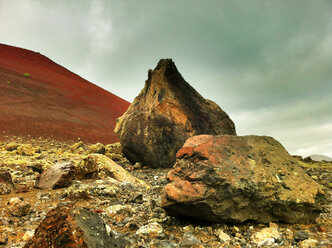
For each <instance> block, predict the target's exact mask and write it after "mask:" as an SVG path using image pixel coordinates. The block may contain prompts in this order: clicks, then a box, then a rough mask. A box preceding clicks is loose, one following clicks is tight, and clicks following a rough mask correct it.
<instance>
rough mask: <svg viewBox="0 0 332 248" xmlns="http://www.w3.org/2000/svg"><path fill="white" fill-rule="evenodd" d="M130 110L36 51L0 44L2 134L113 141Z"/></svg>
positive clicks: (0, 118)
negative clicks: (122, 120)
mask: <svg viewBox="0 0 332 248" xmlns="http://www.w3.org/2000/svg"><path fill="white" fill-rule="evenodd" d="M128 106H129V102H127V101H125V100H123V99H121V98H119V97H117V96H116V95H114V94H112V93H110V92H108V91H106V90H104V89H102V88H100V87H98V86H96V85H94V84H92V83H90V82H88V81H87V80H85V79H83V78H81V77H79V76H78V75H76V74H74V73H72V72H70V71H69V70H67V69H65V68H64V67H62V66H60V65H58V64H56V63H55V62H53V61H52V60H50V59H48V58H47V57H45V56H43V55H41V54H40V53H36V52H33V51H29V50H26V49H22V48H17V47H12V46H8V45H4V44H0V131H1V133H0V135H4V134H10V135H18V136H27V135H30V136H31V137H46V138H53V139H57V140H74V139H75V140H77V138H78V137H81V138H83V139H84V141H85V142H90V143H94V142H97V141H99V142H102V143H112V142H115V141H117V137H116V135H115V133H114V131H113V130H114V127H115V122H116V119H117V118H118V117H119V116H121V115H122V114H123V113H124V112H125V111H126V109H127V108H128Z"/></svg>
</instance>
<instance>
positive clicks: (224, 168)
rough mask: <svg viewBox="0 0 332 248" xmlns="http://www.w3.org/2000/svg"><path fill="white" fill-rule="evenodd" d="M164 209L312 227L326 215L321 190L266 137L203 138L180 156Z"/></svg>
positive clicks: (217, 219) (189, 143) (193, 140)
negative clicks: (311, 224) (323, 214)
mask: <svg viewBox="0 0 332 248" xmlns="http://www.w3.org/2000/svg"><path fill="white" fill-rule="evenodd" d="M177 158H178V159H177V162H176V164H175V166H174V168H173V169H172V170H171V171H170V173H169V174H168V179H169V181H170V182H169V184H167V185H166V187H165V190H164V195H163V198H162V207H164V208H165V209H166V210H167V211H169V213H171V214H175V215H185V216H191V217H194V218H197V219H203V220H208V221H212V222H243V221H246V220H253V221H256V222H262V223H268V222H271V221H281V222H287V223H301V222H302V223H308V222H312V221H314V220H315V219H316V218H317V217H318V215H319V213H320V212H321V211H322V209H321V208H322V205H321V204H323V203H324V193H323V191H322V189H321V186H320V185H319V184H318V183H316V182H315V181H314V180H313V179H311V178H310V177H309V176H308V175H307V174H305V173H304V171H303V170H302V169H301V168H300V167H299V166H298V165H297V164H296V162H295V161H294V160H293V158H292V157H291V156H290V155H289V154H288V152H287V151H286V150H285V149H284V148H283V147H282V145H281V144H280V143H279V142H278V141H276V140H275V139H273V138H271V137H266V136H231V135H219V136H211V135H199V136H194V137H191V138H189V139H188V140H187V141H186V143H185V144H184V145H183V147H182V148H181V150H179V152H178V153H177Z"/></svg>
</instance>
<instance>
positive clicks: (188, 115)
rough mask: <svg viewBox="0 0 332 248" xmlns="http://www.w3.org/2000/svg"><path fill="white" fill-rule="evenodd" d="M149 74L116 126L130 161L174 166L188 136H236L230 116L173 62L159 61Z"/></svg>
mask: <svg viewBox="0 0 332 248" xmlns="http://www.w3.org/2000/svg"><path fill="white" fill-rule="evenodd" d="M148 75H149V76H148V80H146V81H145V87H144V89H143V90H142V91H141V93H140V94H139V95H138V96H137V97H136V98H135V100H134V102H133V103H132V104H131V105H130V107H129V108H128V110H127V112H126V113H125V114H124V115H123V116H121V117H120V118H119V119H118V121H117V125H116V127H115V132H116V134H117V135H118V137H119V140H120V142H121V144H122V147H123V151H124V153H125V155H126V156H127V158H129V159H130V160H132V161H138V162H141V163H143V164H144V165H149V166H151V167H172V166H173V165H174V162H175V154H176V152H177V151H178V150H179V149H180V148H181V146H182V145H183V143H184V142H185V140H186V139H187V138H188V137H191V136H193V135H196V134H231V135H235V134H236V132H235V126H234V123H233V121H232V120H231V119H230V118H229V116H228V115H227V114H226V113H225V112H224V111H223V110H222V109H221V108H220V107H219V106H218V105H217V104H215V103H214V102H212V101H209V100H206V99H204V98H203V97H202V96H201V95H200V94H199V93H198V92H197V91H196V90H195V89H194V88H193V87H191V86H190V85H189V84H188V83H187V82H186V81H185V80H184V79H183V77H182V76H181V74H180V73H179V71H178V70H177V68H176V66H175V64H174V62H173V61H172V60H171V59H162V60H160V61H159V62H158V65H157V67H156V68H155V69H154V70H149V74H148Z"/></svg>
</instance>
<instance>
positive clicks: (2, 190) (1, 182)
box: [0, 169, 14, 195]
mask: <svg viewBox="0 0 332 248" xmlns="http://www.w3.org/2000/svg"><path fill="white" fill-rule="evenodd" d="M13 189H14V183H13V180H12V176H11V175H10V173H9V172H8V170H5V169H0V195H5V194H9V193H10V192H11V191H12V190H13Z"/></svg>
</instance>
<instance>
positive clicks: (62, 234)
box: [25, 205, 126, 248]
mask: <svg viewBox="0 0 332 248" xmlns="http://www.w3.org/2000/svg"><path fill="white" fill-rule="evenodd" d="M125 246H126V241H125V240H124V239H122V238H115V237H113V236H112V235H109V234H108V233H107V230H106V227H105V223H104V221H103V220H102V219H101V217H100V216H99V215H98V214H97V213H95V212H93V211H91V210H89V209H84V208H80V209H78V208H75V207H73V206H72V205H68V206H65V205H60V206H58V207H56V208H54V209H52V210H51V211H49V212H48V213H47V215H46V218H45V219H44V220H43V221H42V222H41V224H40V225H39V227H38V228H37V229H36V231H35V235H34V237H33V238H32V239H31V240H29V242H28V243H27V244H26V245H25V247H26V248H28V247H30V248H37V247H54V248H70V247H77V248H97V247H100V248H101V247H110V248H112V247H117V248H121V247H125Z"/></svg>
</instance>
